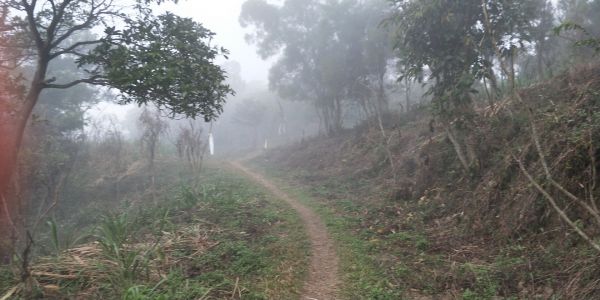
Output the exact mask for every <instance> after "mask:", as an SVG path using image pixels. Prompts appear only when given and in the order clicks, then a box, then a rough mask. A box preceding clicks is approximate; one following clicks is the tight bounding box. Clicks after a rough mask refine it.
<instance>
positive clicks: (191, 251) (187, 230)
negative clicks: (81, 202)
mask: <svg viewBox="0 0 600 300" xmlns="http://www.w3.org/2000/svg"><path fill="white" fill-rule="evenodd" d="M159 199H161V200H160V201H156V204H147V205H139V206H133V207H128V208H127V209H123V210H120V211H118V212H113V213H110V212H105V215H104V217H102V218H99V219H100V221H99V222H98V224H96V226H95V230H94V231H93V232H94V234H93V237H92V239H91V240H90V241H88V242H87V243H85V244H80V245H78V246H77V247H75V248H72V249H68V250H66V251H61V252H60V253H59V254H58V255H53V256H44V257H39V258H37V259H36V260H35V262H34V263H33V266H32V270H33V271H34V274H38V275H36V276H35V279H36V281H37V282H38V285H37V287H38V291H37V297H59V296H60V297H65V298H77V297H80V298H81V297H83V298H87V299H119V298H120V299H135V300H137V299H223V298H227V299H239V298H242V297H243V298H244V299H297V298H298V297H299V293H300V289H301V287H302V283H303V280H304V277H305V276H306V272H307V270H306V266H307V260H308V252H309V245H308V242H307V237H306V234H305V232H304V231H302V230H298V229H299V228H301V227H302V223H301V220H300V219H299V217H298V216H297V215H296V214H295V212H294V211H293V210H292V209H291V208H290V207H288V206H287V205H285V204H283V203H282V202H280V201H279V200H277V199H273V198H272V197H271V196H270V195H269V194H268V193H267V192H266V191H265V190H263V189H262V188H261V187H257V186H256V185H255V184H253V183H251V182H249V181H247V180H246V179H245V178H243V177H241V176H238V175H236V174H232V173H230V172H228V171H225V170H221V169H216V168H213V169H209V170H207V171H206V172H205V174H204V175H203V176H202V178H201V184H200V185H198V187H197V188H196V189H193V188H191V187H190V186H189V185H188V184H176V183H173V186H172V188H171V189H170V190H168V192H166V193H164V194H163V195H161V196H160V197H159ZM52 225H53V226H52V228H53V230H51V232H52V240H58V239H59V237H60V232H59V231H58V229H57V226H56V224H52ZM54 244H58V241H55V242H54ZM39 274H42V275H39ZM14 278H15V275H14V273H13V272H11V271H10V270H9V269H7V268H0V297H2V296H3V294H4V293H6V291H8V290H9V289H11V288H12V287H14V286H15V285H16V283H17V282H16V280H15V279H14ZM58 295H59V296H58Z"/></svg>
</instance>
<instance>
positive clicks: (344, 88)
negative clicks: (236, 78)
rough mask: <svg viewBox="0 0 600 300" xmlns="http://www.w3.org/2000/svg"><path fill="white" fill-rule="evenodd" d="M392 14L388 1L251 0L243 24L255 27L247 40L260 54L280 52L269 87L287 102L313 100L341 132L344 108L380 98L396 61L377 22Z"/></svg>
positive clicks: (328, 127)
mask: <svg viewBox="0 0 600 300" xmlns="http://www.w3.org/2000/svg"><path fill="white" fill-rule="evenodd" d="M388 10H389V7H387V6H386V3H385V2H384V1H355V0H344V1H317V0H310V1H306V0H302V1H299V0H294V1H285V2H283V3H282V4H274V3H269V2H268V1H265V0H248V1H246V2H245V3H244V5H243V6H242V13H241V15H240V23H241V24H242V26H244V27H250V26H252V27H254V32H253V33H252V34H250V35H249V36H248V38H249V40H250V41H252V42H254V43H255V44H256V45H257V46H258V48H259V49H258V53H259V54H260V55H261V56H263V57H265V58H266V57H271V56H274V55H275V54H278V53H281V55H280V56H279V59H278V61H277V62H276V63H275V64H274V66H273V67H272V68H271V70H270V75H269V84H270V86H271V87H272V88H274V89H275V90H277V91H278V92H279V94H280V95H281V96H282V97H284V98H287V99H291V100H299V101H312V102H313V103H314V104H315V107H316V108H317V110H318V112H319V114H320V116H321V117H322V120H323V122H324V125H325V127H326V130H327V131H328V133H332V132H334V131H337V130H339V129H341V126H342V117H343V113H342V112H343V106H344V105H345V104H346V102H347V101H349V100H354V101H357V102H359V103H361V102H362V105H368V103H365V102H367V101H369V100H372V99H371V98H378V101H380V102H381V103H380V104H381V105H382V106H385V105H387V99H385V95H383V94H384V93H379V95H376V92H374V91H373V90H376V89H378V88H383V87H384V85H385V84H386V83H387V82H384V81H385V80H384V79H385V78H386V76H385V75H386V73H387V71H388V69H387V66H388V62H389V60H390V59H391V58H392V53H391V49H390V48H391V47H390V46H389V43H388V41H389V40H388V33H387V32H386V31H385V30H383V29H382V28H381V27H380V26H379V24H380V22H381V20H382V19H383V18H384V16H385V14H386V13H387V11H388Z"/></svg>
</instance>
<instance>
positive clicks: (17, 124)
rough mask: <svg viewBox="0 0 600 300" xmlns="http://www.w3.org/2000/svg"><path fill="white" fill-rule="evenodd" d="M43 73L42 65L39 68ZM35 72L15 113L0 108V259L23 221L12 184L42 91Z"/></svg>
mask: <svg viewBox="0 0 600 300" xmlns="http://www.w3.org/2000/svg"><path fill="white" fill-rule="evenodd" d="M42 71H43V72H44V74H45V68H44V70H42ZM40 74H41V73H40V70H38V72H36V75H35V76H34V81H33V82H32V84H31V87H30V90H29V92H28V93H27V96H26V97H25V101H24V102H23V103H22V105H21V107H19V110H18V111H17V112H16V113H15V114H16V115H15V116H11V113H8V112H7V113H5V112H0V262H2V261H4V262H6V260H8V258H10V256H11V254H12V253H13V250H14V246H15V242H16V241H17V239H18V234H19V232H18V231H19V230H20V229H22V228H23V225H24V222H23V221H22V216H21V215H20V209H19V207H20V205H21V204H20V203H19V201H18V198H17V193H16V187H15V185H14V183H15V180H17V178H15V177H16V176H15V172H16V168H17V165H18V160H19V152H20V149H21V145H22V143H23V135H24V133H25V128H26V127H27V123H28V121H29V116H30V115H31V113H32V111H33V108H34V106H35V104H36V102H37V99H38V98H39V96H40V93H41V91H42V84H43V78H44V77H43V76H45V75H43V76H41V75H40Z"/></svg>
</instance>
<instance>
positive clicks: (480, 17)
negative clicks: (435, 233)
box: [386, 0, 537, 116]
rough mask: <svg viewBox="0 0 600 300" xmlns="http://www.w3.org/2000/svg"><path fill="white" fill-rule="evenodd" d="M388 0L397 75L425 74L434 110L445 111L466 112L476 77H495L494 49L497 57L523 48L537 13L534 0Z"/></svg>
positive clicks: (416, 76) (452, 113) (420, 77)
mask: <svg viewBox="0 0 600 300" xmlns="http://www.w3.org/2000/svg"><path fill="white" fill-rule="evenodd" d="M392 2H393V3H394V4H395V6H396V7H397V8H398V10H397V13H396V14H395V16H393V17H392V18H390V19H389V20H387V21H386V23H387V24H388V25H389V26H392V25H393V27H394V28H395V30H396V38H395V48H396V49H397V50H398V55H399V58H400V63H399V64H400V66H401V70H403V72H404V74H403V75H402V77H401V78H403V77H408V78H410V79H416V80H420V81H423V80H424V79H427V81H428V83H430V84H431V87H430V89H429V91H428V93H429V94H431V95H432V96H433V108H434V112H435V113H436V114H438V115H446V116H448V115H449V116H460V115H462V114H464V113H465V111H467V110H465V107H466V106H469V105H470V102H471V96H470V95H469V94H472V93H475V92H476V90H475V89H473V85H474V84H475V83H476V82H477V81H479V80H482V79H483V78H491V79H493V80H494V81H495V80H496V79H495V77H494V78H492V76H494V75H493V74H492V71H491V68H492V66H493V59H494V55H496V52H497V51H496V49H498V50H499V52H500V55H501V57H496V58H497V59H506V58H507V57H508V58H510V57H513V56H514V55H515V52H516V51H518V50H519V49H524V48H525V44H526V43H527V42H528V41H530V40H531V39H532V38H531V32H532V30H533V29H534V28H533V26H532V24H533V23H532V20H535V19H536V18H537V13H536V11H537V6H536V3H534V2H533V1H516V0H507V1H484V2H482V1H480V0H468V1H451V0H425V1H410V0H409V1H406V0H396V1H392ZM482 3H485V5H486V10H487V13H488V16H489V18H486V17H485V14H484V10H483V7H482ZM492 35H493V36H492Z"/></svg>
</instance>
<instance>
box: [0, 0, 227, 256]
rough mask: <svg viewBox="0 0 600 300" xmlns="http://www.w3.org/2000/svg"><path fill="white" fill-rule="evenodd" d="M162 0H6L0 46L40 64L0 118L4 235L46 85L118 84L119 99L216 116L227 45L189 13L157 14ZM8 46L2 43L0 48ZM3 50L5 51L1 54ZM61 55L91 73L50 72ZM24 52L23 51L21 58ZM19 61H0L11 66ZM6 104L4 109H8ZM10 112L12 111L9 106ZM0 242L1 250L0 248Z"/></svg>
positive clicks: (0, 225) (0, 3)
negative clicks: (26, 136) (128, 3)
mask: <svg viewBox="0 0 600 300" xmlns="http://www.w3.org/2000/svg"><path fill="white" fill-rule="evenodd" d="M162 2H165V0H136V1H135V4H134V5H133V6H132V7H125V8H124V7H122V6H119V5H116V4H115V3H114V2H113V1H112V0H92V1H89V0H43V1H38V0H1V1H0V8H1V11H2V12H3V18H2V19H3V20H5V22H6V23H5V25H6V26H3V30H4V31H3V35H4V36H8V37H9V38H8V39H4V40H2V41H1V42H3V43H5V44H4V45H2V49H10V48H12V47H15V44H6V43H8V42H9V41H10V42H11V43H12V42H14V41H19V42H20V43H19V44H18V45H17V46H22V47H23V54H24V55H25V57H26V58H30V59H27V61H28V62H30V63H31V64H33V65H34V66H35V71H34V73H33V75H32V76H31V78H28V80H27V88H26V89H25V91H24V95H23V97H22V100H20V101H14V100H13V101H12V102H16V103H17V106H18V107H16V108H11V109H13V110H12V112H14V113H12V114H11V113H6V112H3V114H2V120H1V121H0V126H1V128H0V133H2V134H3V139H4V141H3V143H1V144H0V153H2V154H1V155H0V166H2V168H0V194H1V196H2V197H1V198H0V199H1V200H2V204H3V206H4V207H7V209H5V210H4V211H3V213H2V214H0V228H1V229H0V235H2V236H9V235H10V232H7V228H11V227H10V226H7V224H9V223H11V222H10V220H9V215H10V212H11V211H14V210H15V208H16V207H17V206H18V203H15V200H13V201H9V200H6V199H9V198H10V197H9V190H10V181H11V176H12V174H13V171H14V169H15V162H16V161H17V157H18V153H19V149H20V147H21V143H22V140H23V133H24V131H25V127H26V126H27V122H28V120H29V118H30V116H31V114H32V111H33V109H34V107H35V106H36V104H37V103H38V99H39V97H40V94H41V93H42V91H43V90H46V89H66V88H71V87H74V86H76V85H78V84H82V83H87V84H94V85H101V86H106V87H109V88H114V89H116V90H118V91H119V92H121V93H122V97H121V101H120V103H131V102H134V103H138V104H145V103H148V102H153V103H155V104H156V105H157V106H158V107H160V108H165V109H169V110H170V111H172V112H173V114H184V115H186V116H190V117H198V116H203V117H204V118H205V119H207V120H211V119H214V118H215V117H216V116H218V115H219V113H220V112H221V111H222V105H223V102H224V99H225V97H226V96H227V95H228V94H230V93H232V90H231V89H230V88H229V86H227V85H226V84H224V83H223V81H224V79H225V73H224V71H223V70H222V69H221V68H220V67H218V66H216V65H215V64H214V59H215V58H216V57H217V56H219V55H226V54H227V52H226V51H225V49H222V48H217V47H214V46H210V44H209V41H210V39H211V38H212V36H213V35H214V34H213V33H212V32H210V31H209V30H207V29H206V28H204V27H203V26H202V25H201V24H199V23H196V22H194V21H192V20H191V19H186V18H180V17H177V16H175V15H172V14H169V13H166V14H163V15H161V16H158V17H156V16H154V15H153V13H152V11H151V10H150V9H148V8H147V6H148V5H149V4H152V3H155V4H161V3H162ZM92 28H94V29H102V30H103V32H104V33H103V34H102V35H101V36H99V37H90V36H87V37H86V38H85V39H84V40H81V39H77V37H81V36H82V35H83V33H84V32H86V31H87V30H90V29H92ZM3 51H4V50H3ZM3 56H4V53H3ZM63 56H73V57H76V58H77V65H78V67H80V68H81V69H82V70H84V71H85V73H86V76H83V77H80V78H78V79H76V80H72V81H62V78H49V76H48V72H49V67H50V63H51V62H52V61H53V60H56V59H58V58H60V57H63ZM19 59H21V58H19ZM14 61H15V60H10V61H8V60H3V61H1V63H2V65H3V67H13V68H14V65H15V63H14ZM3 109H4V108H3ZM9 111H10V110H9ZM2 250H3V249H0V253H2V252H4V253H6V252H5V251H2Z"/></svg>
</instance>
